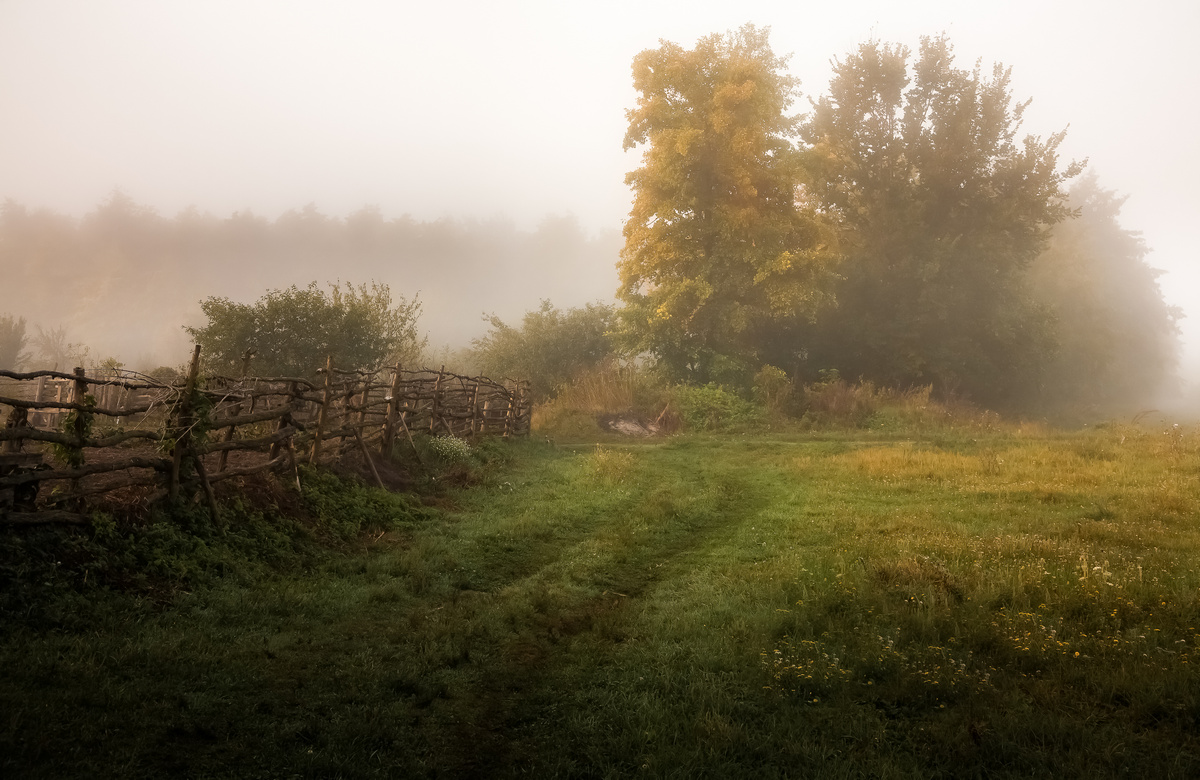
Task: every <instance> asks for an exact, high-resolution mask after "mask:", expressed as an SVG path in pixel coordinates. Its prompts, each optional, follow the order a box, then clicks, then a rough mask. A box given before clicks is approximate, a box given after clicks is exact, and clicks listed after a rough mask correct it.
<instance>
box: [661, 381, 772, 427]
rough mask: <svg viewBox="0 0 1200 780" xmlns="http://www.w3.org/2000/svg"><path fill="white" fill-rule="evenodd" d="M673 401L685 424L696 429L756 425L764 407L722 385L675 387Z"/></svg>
mask: <svg viewBox="0 0 1200 780" xmlns="http://www.w3.org/2000/svg"><path fill="white" fill-rule="evenodd" d="M675 403H676V405H677V408H678V410H679V416H680V417H681V418H682V420H683V424H684V426H685V427H687V428H688V429H691V430H699V431H728V430H730V429H733V428H741V427H747V426H755V425H759V424H761V423H762V422H763V408H762V407H761V406H756V405H754V404H752V403H750V402H749V401H745V400H743V399H741V398H739V397H738V396H736V395H734V394H733V393H731V392H729V391H728V390H726V389H725V388H724V387H721V386H720V385H715V384H707V385H704V386H703V387H678V388H676V389H675Z"/></svg>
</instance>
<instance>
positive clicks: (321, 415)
mask: <svg viewBox="0 0 1200 780" xmlns="http://www.w3.org/2000/svg"><path fill="white" fill-rule="evenodd" d="M332 382H333V355H330V356H329V357H327V358H326V359H325V393H324V395H323V396H322V397H321V408H320V410H319V411H318V412H317V432H316V434H315V435H314V436H313V445H312V451H311V452H309V454H308V462H309V463H311V464H316V462H317V457H318V456H319V455H320V454H321V436H322V435H323V434H324V433H325V417H326V415H327V414H328V409H329V394H330V392H332V390H333V387H332Z"/></svg>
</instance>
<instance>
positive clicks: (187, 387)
mask: <svg viewBox="0 0 1200 780" xmlns="http://www.w3.org/2000/svg"><path fill="white" fill-rule="evenodd" d="M199 376H200V345H199V344H197V345H196V348H195V349H194V350H193V351H192V364H191V366H189V367H188V376H187V382H185V383H184V385H183V397H182V398H180V399H179V416H178V418H177V422H176V425H175V444H174V446H173V448H172V452H171V484H170V486H169V487H168V488H167V497H168V498H169V499H170V500H171V501H174V500H175V499H176V498H178V497H179V471H180V467H181V466H182V464H183V452H184V450H186V449H187V448H188V440H189V439H190V438H191V436H192V393H193V392H194V391H195V389H196V379H197V378H198V377H199Z"/></svg>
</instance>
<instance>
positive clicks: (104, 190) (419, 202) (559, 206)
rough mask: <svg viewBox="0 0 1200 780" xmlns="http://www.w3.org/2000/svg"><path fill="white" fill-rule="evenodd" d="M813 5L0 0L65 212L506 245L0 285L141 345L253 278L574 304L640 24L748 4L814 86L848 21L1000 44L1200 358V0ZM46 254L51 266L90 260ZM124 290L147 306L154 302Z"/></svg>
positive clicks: (589, 260)
mask: <svg viewBox="0 0 1200 780" xmlns="http://www.w3.org/2000/svg"><path fill="white" fill-rule="evenodd" d="M825 8H826V9H827V10H817V9H815V8H814V7H813V6H812V5H811V4H802V3H796V2H778V3H775V2H748V3H740V4H736V7H735V4H732V3H728V2H726V3H696V2H688V3H683V2H661V3H655V2H644V1H643V2H636V3H633V2H613V3H608V4H605V5H604V6H603V7H593V6H582V5H578V4H563V3H552V2H521V3H509V4H503V3H501V4H498V3H482V2H477V3H456V4H445V5H443V6H440V7H434V4H421V5H420V6H417V4H410V3H405V4H396V3H386V2H346V3H339V4H329V3H316V2H301V1H298V0H292V1H291V2H254V3H244V2H237V3H235V2H221V1H215V0H209V1H208V2H205V3H193V4H177V3H170V4H168V3H160V2H154V1H153V0H148V1H144V2H119V1H114V2H107V3H92V2H56V1H54V0H36V1H34V0H28V1H26V0H8V2H0V118H2V119H0V199H12V200H13V201H15V202H16V203H18V204H21V205H22V206H24V207H26V208H27V209H28V210H29V211H30V212H31V213H36V212H37V211H38V210H48V211H51V212H55V213H57V214H61V215H65V216H68V217H73V218H76V219H79V218H82V217H84V216H85V215H87V214H90V213H93V212H95V211H96V210H97V209H98V208H100V207H101V206H102V205H103V204H106V203H110V202H111V201H112V197H113V195H112V194H113V192H114V190H119V191H120V192H121V193H123V195H124V197H126V198H127V199H128V201H129V203H132V204H135V205H140V206H145V207H148V208H149V209H151V210H152V211H153V212H154V213H155V214H156V215H157V217H158V218H160V219H162V220H165V221H174V220H176V218H177V216H178V215H179V214H180V213H181V212H186V213H189V214H194V215H197V216H196V218H197V219H201V220H210V221H211V220H216V221H218V222H219V221H230V220H233V219H234V215H235V214H240V215H242V216H243V217H245V216H246V215H247V214H252V215H254V218H255V219H258V220H260V221H262V222H266V223H268V224H271V225H274V224H276V223H277V220H279V219H280V218H281V217H284V216H285V215H286V214H288V213H289V212H293V213H297V214H303V213H305V209H306V206H308V205H309V204H311V206H309V209H308V212H307V213H308V214H309V215H310V216H312V215H319V216H320V217H321V218H323V219H325V220H334V221H338V220H343V219H345V218H347V217H350V216H351V215H353V214H356V213H362V210H363V209H364V208H368V209H374V210H375V211H373V212H367V213H374V214H377V215H378V217H379V219H380V220H381V221H382V222H384V223H392V222H393V221H395V220H402V219H403V218H404V217H406V216H407V218H408V220H409V222H411V223H413V224H417V225H426V226H428V225H435V224H441V225H443V226H446V225H457V226H459V228H461V230H459V232H458V233H456V235H458V236H460V237H461V236H475V238H476V239H479V238H480V237H482V236H489V237H492V238H496V237H499V238H496V241H497V243H496V245H495V249H489V248H488V247H487V246H481V245H477V246H476V249H474V250H472V251H470V252H466V251H465V250H464V251H463V252H460V253H459V254H458V255H454V256H455V257H461V258H463V259H462V261H461V263H458V264H454V263H437V264H435V265H436V266H437V267H432V268H424V269H421V270H419V271H415V270H413V269H404V268H394V267H390V266H389V265H388V264H387V263H384V262H382V261H381V260H379V258H378V257H377V258H376V260H374V261H368V260H365V259H362V258H352V259H351V260H350V261H348V262H344V263H339V264H337V265H336V267H329V268H324V267H314V266H313V265H312V263H311V262H308V261H306V260H305V259H304V257H303V256H300V257H298V259H296V260H295V261H287V260H286V259H284V258H283V257H282V256H272V258H271V259H270V262H268V260H267V259H266V258H263V259H255V258H245V257H243V258H241V259H240V260H239V261H237V263H235V264H234V265H232V266H230V267H226V268H221V269H218V268H209V269H191V270H192V273H191V274H187V273H181V272H179V269H176V270H175V271H172V272H171V273H166V274H164V275H159V276H156V275H154V274H151V273H147V272H146V271H145V270H144V269H142V268H141V266H138V268H139V269H140V270H138V272H137V273H135V274H133V275H130V273H131V272H130V271H129V268H128V267H127V268H125V270H124V272H123V274H124V275H121V279H122V281H121V282H120V289H122V290H127V289H128V288H129V287H132V288H134V289H137V290H139V291H140V292H141V293H142V294H143V296H144V297H143V300H144V310H143V311H141V312H139V305H138V303H137V300H138V298H137V296H126V297H118V298H111V299H109V306H108V307H107V308H109V309H111V311H110V312H109V313H108V316H109V317H110V319H109V320H107V321H106V322H105V323H100V322H99V321H98V320H97V317H98V316H99V315H94V314H86V315H81V314H80V312H85V311H86V312H95V311H97V310H98V308H97V304H96V301H100V303H101V304H103V302H104V300H105V296H106V295H109V294H110V293H112V290H113V289H115V288H113V287H105V286H104V285H90V286H89V291H90V294H91V297H92V299H93V303H92V304H86V305H85V304H84V303H82V302H81V301H80V300H79V299H78V298H76V299H71V298H70V297H68V296H65V295H64V297H63V300H61V301H60V302H58V303H57V304H55V303H54V302H53V301H52V300H50V299H48V298H47V297H46V296H44V295H39V296H37V299H36V300H34V298H33V297H31V296H30V295H29V294H28V287H25V288H24V289H23V288H21V287H17V286H16V285H14V284H13V282H12V280H11V277H10V278H9V279H3V278H0V312H6V311H12V312H14V313H17V314H20V315H22V316H25V317H27V318H28V319H29V320H30V322H31V323H38V324H41V325H43V326H44V327H53V326H57V325H60V324H67V325H70V326H71V327H73V328H76V329H77V332H75V333H74V334H73V336H74V337H75V338H76V339H80V340H84V339H86V340H88V341H89V343H90V342H92V341H94V342H95V344H96V346H95V349H96V350H98V351H113V352H117V351H120V352H122V353H123V354H122V356H123V357H124V358H125V359H126V360H128V361H131V362H132V361H136V360H138V359H139V354H140V352H139V351H144V352H146V353H152V352H157V351H164V352H169V351H170V350H172V349H174V348H175V346H174V343H175V340H177V339H178V340H179V342H180V343H181V342H182V337H181V335H180V330H179V325H181V324H182V322H183V319H184V317H186V316H196V314H197V313H198V308H197V307H196V306H195V304H196V303H197V302H198V301H199V300H200V298H201V297H203V296H205V295H212V294H219V295H228V296H230V297H239V296H240V298H241V299H245V300H250V299H252V298H253V297H255V296H256V295H257V294H258V293H260V292H261V291H262V290H263V289H265V287H268V286H270V287H281V286H286V285H288V284H291V283H304V282H307V281H310V280H312V279H317V280H319V281H322V282H324V281H334V280H336V279H343V280H351V281H366V280H367V279H369V278H376V279H379V280H380V281H385V282H388V283H389V284H390V285H391V286H392V288H393V290H394V291H395V292H397V293H400V294H403V295H406V296H411V295H413V294H416V293H418V292H419V293H420V294H421V297H422V299H423V300H424V301H425V302H426V304H425V316H424V317H423V320H422V322H423V324H424V325H425V327H426V328H427V329H428V330H429V331H430V336H431V340H432V341H433V342H434V343H435V344H437V343H450V344H463V343H466V342H467V341H468V340H469V339H470V338H472V337H473V336H476V335H479V334H480V333H481V332H482V331H483V330H484V324H483V322H482V321H481V319H480V317H479V315H480V314H481V313H482V312H484V311H495V312H497V313H501V314H502V315H504V316H508V317H515V316H517V315H518V314H519V313H520V312H521V311H523V310H525V309H528V308H532V307H534V306H536V305H537V302H538V300H539V299H541V298H547V297H548V298H551V299H552V300H554V302H555V303H556V304H558V305H578V304H581V303H583V302H585V301H587V300H592V299H610V298H611V297H612V294H613V291H614V288H615V285H616V275H615V271H614V270H613V268H612V264H613V263H614V262H615V260H616V247H618V246H619V240H617V239H615V238H614V236H615V235H616V231H619V229H620V227H621V224H622V222H623V219H624V218H625V216H626V213H627V212H628V208H629V203H630V193H629V191H628V189H627V188H626V186H625V185H624V183H623V180H624V174H625V173H626V172H627V171H629V170H631V169H632V168H634V167H635V166H636V165H637V162H638V158H637V153H635V152H634V153H625V152H623V151H622V149H621V140H622V137H623V135H624V132H625V116H624V111H625V110H626V109H627V108H630V107H631V106H632V105H633V104H634V100H635V95H634V92H633V89H632V87H631V83H630V61H631V59H632V58H633V56H634V55H635V54H636V53H637V52H639V51H641V50H643V49H646V48H651V47H654V46H656V45H657V43H658V41H659V39H667V40H672V41H676V42H678V43H680V44H682V45H685V46H690V45H692V44H693V43H694V42H695V40H696V38H697V37H699V36H701V35H705V34H708V33H712V32H722V31H725V30H727V29H733V28H737V27H738V26H740V25H741V24H743V23H744V22H747V21H751V22H754V23H756V24H758V25H764V26H770V27H771V28H772V45H773V48H774V49H775V51H776V52H779V53H788V52H791V53H792V55H793V56H792V60H791V68H792V72H793V73H795V74H796V75H797V76H799V77H800V78H801V80H802V82H803V87H802V89H803V90H804V91H805V93H806V94H809V95H813V96H816V95H819V94H820V93H821V92H822V91H823V90H824V88H825V86H826V84H827V83H828V78H829V74H830V68H829V61H830V59H831V58H834V57H837V56H840V55H842V54H844V53H846V52H848V51H850V50H851V49H852V48H854V47H855V46H856V45H857V44H858V43H859V42H861V41H863V40H865V39H867V38H869V37H872V36H874V37H878V38H880V39H883V40H886V41H899V42H902V43H906V44H909V45H910V46H913V47H914V48H915V45H916V42H917V40H918V37H919V36H920V35H922V34H932V33H937V32H941V31H945V32H946V33H947V34H948V35H949V37H950V39H951V40H952V41H953V43H954V45H955V47H956V52H957V55H958V60H959V62H960V63H961V64H964V65H966V64H969V63H971V62H973V61H975V60H976V59H977V58H981V59H982V60H983V62H984V63H985V66H986V65H987V64H990V63H992V62H995V61H1000V62H1003V63H1005V64H1006V65H1009V66H1011V67H1012V68H1013V86H1014V93H1015V95H1016V96H1017V98H1018V99H1023V98H1025V97H1031V98H1032V99H1033V104H1032V105H1031V107H1030V108H1029V110H1028V111H1027V113H1026V121H1025V125H1024V128H1023V129H1024V130H1025V131H1026V132H1030V133H1034V134H1038V135H1048V134H1050V133H1053V132H1057V131H1059V130H1062V129H1064V128H1068V126H1069V129H1068V133H1067V139H1066V141H1065V143H1064V145H1063V158H1064V160H1069V159H1083V158H1088V160H1089V161H1090V165H1091V166H1092V168H1093V170H1095V171H1096V172H1097V173H1098V176H1099V178H1100V181H1101V182H1102V183H1103V185H1104V186H1105V187H1108V188H1111V189H1113V190H1116V191H1118V192H1120V193H1122V194H1124V195H1127V196H1128V200H1127V201H1126V203H1125V206H1124V210H1123V212H1122V218H1123V223H1124V225H1125V227H1127V228H1130V229H1134V230H1140V231H1142V233H1143V236H1144V239H1145V241H1146V243H1147V244H1148V246H1149V247H1150V249H1151V250H1152V253H1151V255H1150V257H1149V262H1150V263H1151V264H1152V265H1153V266H1155V267H1157V268H1161V269H1163V270H1164V271H1165V273H1164V275H1163V276H1162V277H1161V279H1160V283H1161V285H1162V289H1163V292H1164V296H1165V297H1166V299H1167V300H1168V302H1169V303H1171V304H1173V305H1176V306H1179V307H1181V308H1182V309H1183V310H1184V311H1185V313H1186V314H1187V318H1186V319H1184V320H1183V321H1182V322H1181V328H1182V331H1183V341H1184V353H1183V354H1184V358H1183V373H1184V374H1185V375H1186V376H1187V377H1188V378H1189V379H1191V380H1192V381H1196V382H1200V292H1198V291H1200V264H1198V263H1197V262H1196V260H1195V254H1194V249H1193V246H1194V240H1193V236H1192V230H1191V225H1192V224H1193V223H1194V220H1195V214H1196V213H1198V212H1200V190H1198V189H1197V188H1196V187H1195V185H1194V182H1195V180H1196V179H1197V178H1198V176H1200V149H1198V148H1197V145H1196V144H1195V143H1194V138H1193V136H1194V133H1195V128H1196V127H1197V126H1198V122H1197V120H1198V119H1200V117H1198V116H1197V113H1200V108H1198V107H1197V105H1196V102H1195V101H1194V100H1193V99H1192V96H1193V95H1194V94H1195V93H1196V91H1197V88H1198V87H1200V83H1198V82H1200V78H1198V77H1197V70H1196V68H1195V66H1194V63H1193V62H1192V58H1193V54H1192V49H1193V42H1194V40H1195V36H1196V33H1197V32H1200V7H1197V6H1196V5H1195V4H1193V3H1185V2H1145V3H1140V4H1138V5H1137V6H1136V9H1135V10H1131V9H1130V7H1129V6H1128V5H1126V4H1120V5H1118V4H1116V3H1104V2H1087V3H1084V2H1057V3H1052V4H1047V3H1045V2H1044V0H1043V2H1025V1H1024V0H1020V1H1018V2H1008V3H996V4H992V5H990V6H987V7H985V6H982V5H978V6H977V5H976V4H963V3H959V2H954V3H951V2H913V3H906V4H895V3H891V2H882V1H881V2H853V1H851V2H846V3H840V4H827V5H826V6H825ZM799 108H800V109H803V108H804V106H803V105H801V106H799ZM189 208H193V209H194V210H193V211H190V212H188V211H187V210H188V209H189ZM548 218H549V219H550V220H551V222H549V223H547V222H546V220H547V219H548ZM555 220H557V222H556V221H555ZM564 220H565V221H564ZM555 224H557V225H559V226H560V227H561V226H563V225H567V226H569V227H568V228H567V232H568V233H571V236H569V237H568V238H566V239H563V240H564V241H566V242H567V244H569V245H570V246H571V247H574V248H573V249H570V250H569V252H572V253H574V254H571V255H570V256H569V257H567V258H565V259H564V261H563V263H562V265H561V266H560V267H558V268H557V269H556V268H555V267H554V266H553V265H552V263H553V260H552V259H550V257H549V256H548V255H547V256H543V255H539V254H537V251H535V249H533V248H531V247H534V246H535V245H537V242H538V240H539V239H538V236H539V235H541V236H543V237H544V236H546V235H549V234H550V233H548V232H546V231H550V232H553V231H552V230H551V228H552V227H553V225H555ZM471 226H474V227H471ZM480 226H491V227H488V228H486V229H484V228H483V227H480ZM547 226H550V227H547ZM452 232H453V231H452ZM414 235H415V234H414ZM505 236H507V237H506V238H505ZM397 240H399V239H397ZM414 240H415V239H414ZM455 240H458V239H455ZM463 240H467V239H463ZM544 243H545V242H543V244H544ZM551 243H553V242H551ZM564 246H566V245H565V244H564ZM300 255H303V253H302V252H301V253H300ZM181 256H183V255H181ZM468 260H469V261H470V262H468ZM472 263H473V264H474V265H472ZM505 264H508V265H505ZM497 268H506V269H510V270H509V273H507V274H499V275H497V273H496V269H497ZM480 269H484V270H480ZM11 270H12V269H0V271H11ZM45 270H46V273H47V276H48V277H49V276H53V277H62V278H64V279H69V278H72V277H71V275H72V274H73V273H74V274H86V272H87V269H54V270H53V271H51V269H45ZM498 278H504V279H506V280H507V281H506V283H505V284H504V285H499V284H498V283H496V282H495V279H498ZM156 280H157V281H156ZM23 284H25V285H29V284H32V282H31V281H29V280H28V279H27V280H26V281H25V282H24V283H23ZM64 284H65V285H66V287H64V288H63V289H64V290H66V289H71V288H70V285H69V284H67V283H65V282H64ZM114 284H115V283H114ZM156 284H158V285H160V287H156V286H155V285H156ZM106 290H108V292H106ZM76 294H79V293H76ZM112 294H115V293H112ZM116 300H120V301H122V303H121V305H119V306H115V305H112V302H113V301H116ZM164 301H170V305H165V304H164ZM184 302H190V304H189V305H192V306H193V308H192V309H191V311H190V313H189V312H186V311H181V307H182V306H184V305H185V304H184ZM88 306H91V308H88ZM57 307H60V308H61V310H57ZM99 308H104V307H103V306H102V305H101V306H99ZM48 309H56V310H54V311H48ZM176 313H179V314H180V317H179V318H178V319H176V320H172V319H171V317H172V316H173V315H174V314H176ZM139 315H153V316H154V318H155V321H156V323H157V324H156V325H154V326H153V327H152V328H150V329H149V330H148V329H147V328H146V327H145V324H144V321H139ZM464 323H465V324H464ZM135 341H137V342H139V345H137V346H135V345H134V344H133V343H132V342H135ZM161 359H162V360H168V359H171V360H173V359H174V358H171V357H170V356H169V355H166V354H164V355H163V357H162V358H161Z"/></svg>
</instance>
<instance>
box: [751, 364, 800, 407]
mask: <svg viewBox="0 0 1200 780" xmlns="http://www.w3.org/2000/svg"><path fill="white" fill-rule="evenodd" d="M794 389H795V387H794V386H793V385H792V380H791V378H790V377H789V376H788V375H787V372H786V371H784V370H783V369H782V368H777V367H775V366H771V365H766V366H763V367H762V368H760V369H759V370H758V373H757V374H755V375H754V390H753V393H754V400H755V401H756V402H757V403H759V404H760V405H762V406H764V407H766V408H767V409H768V410H770V411H772V412H781V411H783V410H784V409H785V408H786V407H787V406H788V405H789V402H790V401H791V400H792V391H793V390H794Z"/></svg>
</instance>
